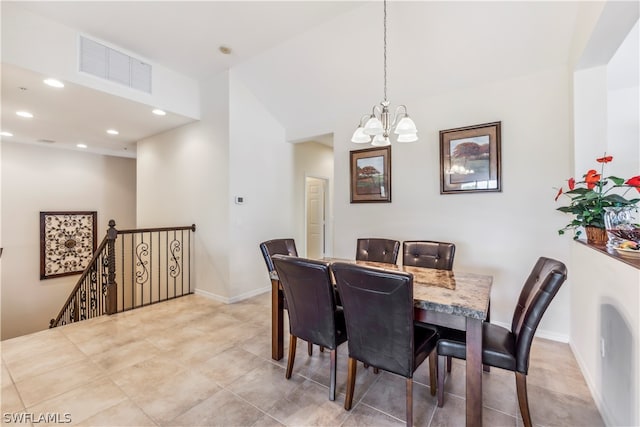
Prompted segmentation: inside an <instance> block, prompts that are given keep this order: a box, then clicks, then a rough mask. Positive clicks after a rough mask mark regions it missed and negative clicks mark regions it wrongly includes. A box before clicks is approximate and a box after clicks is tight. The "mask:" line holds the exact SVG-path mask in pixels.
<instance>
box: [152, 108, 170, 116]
mask: <svg viewBox="0 0 640 427" xmlns="http://www.w3.org/2000/svg"><path fill="white" fill-rule="evenodd" d="M152 113H153V114H155V115H156V116H166V115H167V113H166V112H165V111H164V110H161V109H159V108H156V109H155V110H153V111H152Z"/></svg>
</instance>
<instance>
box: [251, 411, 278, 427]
mask: <svg viewBox="0 0 640 427" xmlns="http://www.w3.org/2000/svg"><path fill="white" fill-rule="evenodd" d="M283 426H284V424H282V423H281V422H279V421H278V420H276V419H275V418H273V417H271V416H269V415H267V414H264V415H263V416H262V417H260V418H258V421H256V422H255V423H253V425H252V426H251V427H283Z"/></svg>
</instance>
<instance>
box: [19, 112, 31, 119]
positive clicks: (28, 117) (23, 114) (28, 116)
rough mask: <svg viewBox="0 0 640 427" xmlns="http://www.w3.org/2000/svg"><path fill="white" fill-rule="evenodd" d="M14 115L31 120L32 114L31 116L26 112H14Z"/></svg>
mask: <svg viewBox="0 0 640 427" xmlns="http://www.w3.org/2000/svg"><path fill="white" fill-rule="evenodd" d="M16 114H17V115H19V116H20V117H24V118H25V119H32V118H33V114H31V113H30V112H28V111H16Z"/></svg>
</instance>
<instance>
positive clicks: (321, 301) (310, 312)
mask: <svg viewBox="0 0 640 427" xmlns="http://www.w3.org/2000/svg"><path fill="white" fill-rule="evenodd" d="M273 262H274V264H275V268H276V271H277V272H278V277H280V282H281V283H282V288H283V290H284V293H285V297H286V299H287V303H288V304H289V309H288V310H287V312H288V313H289V356H288V359H287V371H286V374H285V377H286V378H287V379H289V378H291V372H292V370H293V364H294V362H295V357H296V343H297V338H301V339H303V340H305V341H307V342H309V343H313V344H317V345H319V346H321V347H323V348H328V349H329V350H330V351H331V352H330V361H331V362H330V363H331V368H330V385H329V399H330V400H335V398H336V358H337V350H338V346H339V345H340V344H342V343H343V342H345V341H346V340H347V331H346V329H345V321H344V312H343V309H342V307H339V306H336V300H335V294H334V291H333V283H332V281H331V273H330V272H329V266H328V265H327V264H325V263H323V262H320V261H314V260H310V259H305V258H298V257H290V256H286V255H274V256H273Z"/></svg>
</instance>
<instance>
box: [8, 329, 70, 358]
mask: <svg viewBox="0 0 640 427" xmlns="http://www.w3.org/2000/svg"><path fill="white" fill-rule="evenodd" d="M65 342H68V340H67V338H66V337H65V336H64V335H63V334H62V333H61V332H60V331H59V330H58V329H57V328H54V329H45V330H44V331H40V332H36V333H33V334H29V335H23V336H21V337H16V338H11V339H8V340H4V341H2V359H3V360H4V361H5V362H15V361H17V360H20V359H22V358H25V357H29V356H31V355H33V354H38V353H43V352H48V351H51V350H52V349H55V348H56V347H57V346H63V345H64V344H65Z"/></svg>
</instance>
